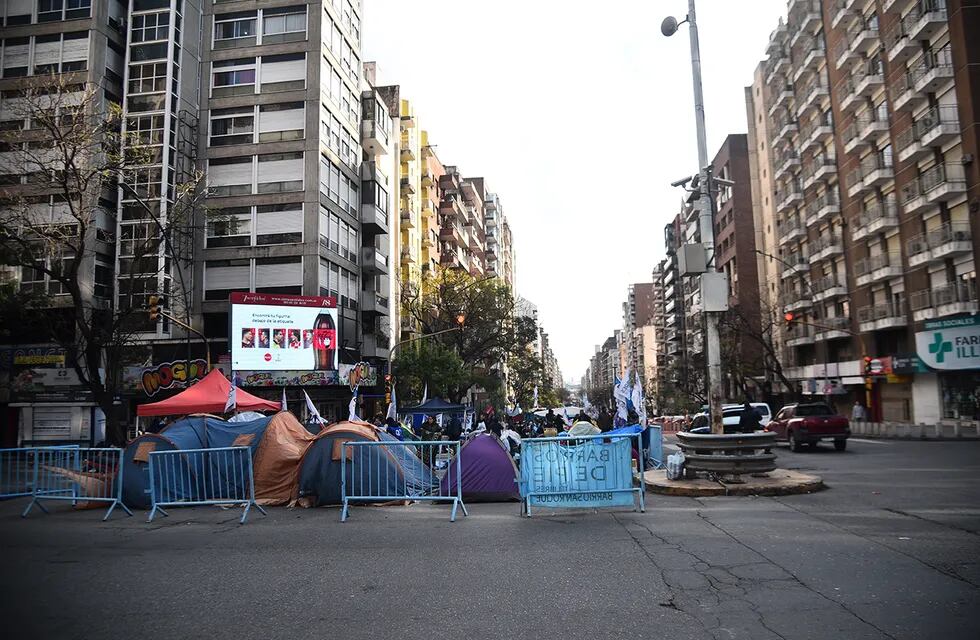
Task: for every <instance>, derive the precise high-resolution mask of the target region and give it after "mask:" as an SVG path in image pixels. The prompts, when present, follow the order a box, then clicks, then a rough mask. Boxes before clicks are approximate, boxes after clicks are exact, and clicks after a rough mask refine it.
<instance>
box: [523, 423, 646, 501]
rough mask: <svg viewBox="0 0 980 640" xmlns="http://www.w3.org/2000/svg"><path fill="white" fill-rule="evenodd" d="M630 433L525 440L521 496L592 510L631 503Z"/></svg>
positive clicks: (637, 490)
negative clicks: (613, 435) (609, 435)
mask: <svg viewBox="0 0 980 640" xmlns="http://www.w3.org/2000/svg"><path fill="white" fill-rule="evenodd" d="M636 440H637V437H636V436H619V437H613V438H609V437H608V436H585V437H578V438H570V437H564V438H562V437H559V438H525V439H524V440H523V441H522V443H521V496H522V497H523V498H524V501H525V507H526V509H527V511H528V515H530V508H531V507H549V508H563V509H565V508H593V507H622V506H632V505H633V504H634V494H637V493H638V494H640V507H641V509H642V505H643V498H642V489H641V488H639V487H634V486H633V469H632V455H631V454H632V449H633V443H634V441H636Z"/></svg>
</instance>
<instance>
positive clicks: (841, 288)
mask: <svg viewBox="0 0 980 640" xmlns="http://www.w3.org/2000/svg"><path fill="white" fill-rule="evenodd" d="M846 295H847V283H845V282H842V281H841V280H840V278H838V277H837V276H836V275H829V276H824V277H823V278H820V279H819V280H817V281H815V282H814V283H813V301H814V302H822V301H824V300H830V299H831V298H838V297H840V296H846Z"/></svg>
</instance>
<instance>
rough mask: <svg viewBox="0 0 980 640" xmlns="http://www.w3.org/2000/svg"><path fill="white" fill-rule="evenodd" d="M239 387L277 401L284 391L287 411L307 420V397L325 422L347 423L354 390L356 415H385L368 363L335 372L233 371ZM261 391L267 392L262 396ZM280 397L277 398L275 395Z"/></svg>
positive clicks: (380, 390)
mask: <svg viewBox="0 0 980 640" xmlns="http://www.w3.org/2000/svg"><path fill="white" fill-rule="evenodd" d="M235 379H236V380H237V381H238V384H239V385H240V386H241V387H242V388H244V389H248V391H249V393H255V394H256V395H260V396H262V397H269V398H273V397H275V398H280V397H281V394H282V392H283V390H284V389H285V393H286V402H287V405H288V407H289V409H290V410H291V411H292V412H293V413H295V414H296V415H297V416H299V417H300V418H305V417H306V397H307V396H309V398H310V400H311V401H312V402H313V405H314V406H315V407H316V409H317V412H318V413H319V414H320V415H321V416H322V417H323V418H325V419H326V420H328V421H331V422H333V421H336V420H346V419H347V416H348V409H349V407H350V399H351V395H352V393H353V389H354V387H357V388H358V406H357V412H358V415H359V416H360V417H362V418H365V419H367V418H371V417H373V416H374V415H376V414H379V413H380V414H384V413H385V410H386V408H387V407H385V406H384V402H383V401H384V396H383V394H384V389H383V385H379V375H378V369H377V367H375V366H374V365H369V364H367V363H363V362H361V363H358V364H340V365H339V370H336V371H329V370H327V371H323V370H321V371H236V372H235ZM264 390H268V391H267V392H266V393H263V391H264ZM277 394H279V395H277Z"/></svg>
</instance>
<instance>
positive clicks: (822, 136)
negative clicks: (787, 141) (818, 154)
mask: <svg viewBox="0 0 980 640" xmlns="http://www.w3.org/2000/svg"><path fill="white" fill-rule="evenodd" d="M833 139H834V125H833V123H831V122H824V121H823V120H822V119H820V120H818V121H817V122H815V123H811V124H810V126H808V127H807V128H806V129H805V130H804V131H803V133H802V135H800V140H802V143H803V144H802V145H801V147H800V149H801V151H808V150H809V149H810V148H812V147H820V146H821V145H822V144H824V143H827V142H833Z"/></svg>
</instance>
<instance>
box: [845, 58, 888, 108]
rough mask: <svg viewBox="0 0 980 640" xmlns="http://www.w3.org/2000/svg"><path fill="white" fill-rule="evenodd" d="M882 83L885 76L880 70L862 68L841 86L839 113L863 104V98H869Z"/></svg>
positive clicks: (867, 67)
mask: <svg viewBox="0 0 980 640" xmlns="http://www.w3.org/2000/svg"><path fill="white" fill-rule="evenodd" d="M884 83H885V76H884V74H883V73H882V70H881V68H879V67H873V66H870V65H868V66H865V67H862V68H861V69H860V70H859V71H858V72H857V73H854V74H852V75H851V76H849V77H848V78H847V79H846V80H845V81H844V82H843V83H842V84H841V88H842V92H841V100H840V109H841V111H848V110H850V109H851V108H852V107H857V106H859V105H862V104H864V103H865V98H869V97H871V95H872V94H873V93H874V92H875V90H877V89H878V88H879V87H881V86H882V85H884Z"/></svg>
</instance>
